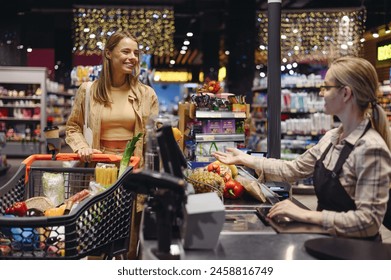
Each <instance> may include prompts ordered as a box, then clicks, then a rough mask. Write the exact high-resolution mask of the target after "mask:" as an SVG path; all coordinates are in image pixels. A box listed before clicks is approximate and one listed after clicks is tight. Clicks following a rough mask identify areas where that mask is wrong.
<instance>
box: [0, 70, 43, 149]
mask: <svg viewBox="0 0 391 280" xmlns="http://www.w3.org/2000/svg"><path fill="white" fill-rule="evenodd" d="M46 71H47V69H46V68H43V67H12V66H5V67H0V131H2V132H4V133H5V137H6V144H5V145H4V147H3V148H2V153H3V154H4V155H7V156H21V157H25V156H29V155H31V154H39V153H44V151H45V147H44V141H45V139H44V137H43V136H42V134H41V128H42V127H45V126H46V78H47V72H46Z"/></svg>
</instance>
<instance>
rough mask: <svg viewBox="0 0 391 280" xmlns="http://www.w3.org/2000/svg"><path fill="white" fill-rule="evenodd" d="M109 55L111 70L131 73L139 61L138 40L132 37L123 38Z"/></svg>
mask: <svg viewBox="0 0 391 280" xmlns="http://www.w3.org/2000/svg"><path fill="white" fill-rule="evenodd" d="M107 55H108V58H109V59H110V67H111V70H112V72H113V73H115V74H131V73H132V71H133V69H134V67H135V65H136V64H137V63H139V49H138V45H137V42H135V41H134V40H132V39H130V38H123V39H122V40H121V41H119V43H118V45H117V46H115V48H114V49H113V51H112V52H108V53H107Z"/></svg>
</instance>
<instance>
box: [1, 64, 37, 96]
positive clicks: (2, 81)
mask: <svg viewBox="0 0 391 280" xmlns="http://www.w3.org/2000/svg"><path fill="white" fill-rule="evenodd" d="M0 71H1V67H0ZM0 83H7V82H4V80H3V79H1V80H0ZM41 98H42V97H41V96H4V95H2V96H0V99H3V100H38V101H39V100H41Z"/></svg>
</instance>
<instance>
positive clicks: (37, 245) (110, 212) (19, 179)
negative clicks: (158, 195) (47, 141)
mask: <svg viewBox="0 0 391 280" xmlns="http://www.w3.org/2000/svg"><path fill="white" fill-rule="evenodd" d="M78 159H79V158H78V156H77V155H76V154H57V155H56V160H57V161H74V160H78ZM51 160H52V156H51V155H32V156H30V157H28V158H27V159H25V160H24V161H23V162H22V164H21V166H20V168H19V170H18V171H17V172H16V174H15V175H14V176H13V178H12V179H11V180H10V181H9V182H7V183H6V184H5V185H4V186H1V187H0V259H81V258H84V257H86V256H104V257H105V258H109V259H110V258H113V257H114V256H126V253H127V251H128V248H129V236H130V224H131V216H132V206H133V201H134V198H135V194H134V193H132V192H131V191H129V190H127V189H126V188H124V187H123V184H122V183H123V179H122V178H124V177H125V176H121V177H120V178H119V179H118V180H117V182H116V183H114V184H113V185H112V186H111V187H109V188H107V189H106V190H105V191H103V192H100V193H98V194H97V195H95V196H92V197H90V198H87V199H85V200H83V201H82V202H80V203H79V204H78V205H77V206H76V208H75V209H72V211H71V212H70V213H69V214H68V215H63V216H55V217H45V216H42V217H15V216H7V215H5V210H6V209H7V208H8V207H10V206H12V205H13V204H14V203H15V202H18V201H24V200H26V199H28V198H32V197H37V196H42V195H43V190H42V189H43V186H42V175H43V173H44V172H50V173H56V174H62V175H63V178H64V185H65V199H67V198H69V197H71V196H72V195H74V194H76V193H78V192H79V191H81V190H82V189H86V188H88V183H89V181H90V179H91V177H93V176H94V172H95V169H94V168H81V167H72V168H65V167H53V166H50V167H43V166H40V165H39V166H36V164H33V163H34V162H37V161H51ZM92 160H93V161H95V162H118V161H120V160H121V157H119V156H116V155H105V154H95V155H93V157H92ZM139 160H140V159H139V158H137V157H132V158H131V163H130V165H131V166H133V167H137V166H138V163H139ZM48 165H50V164H48ZM131 170H132V168H128V169H127V170H126V171H125V173H124V174H123V175H125V174H127V173H128V172H131Z"/></svg>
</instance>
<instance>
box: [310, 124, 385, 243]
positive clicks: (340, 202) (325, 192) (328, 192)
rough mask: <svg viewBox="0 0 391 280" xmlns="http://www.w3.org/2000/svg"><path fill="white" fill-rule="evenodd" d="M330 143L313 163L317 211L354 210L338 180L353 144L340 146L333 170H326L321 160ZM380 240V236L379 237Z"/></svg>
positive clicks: (377, 236) (375, 237) (329, 147)
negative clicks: (340, 149) (339, 152)
mask: <svg viewBox="0 0 391 280" xmlns="http://www.w3.org/2000/svg"><path fill="white" fill-rule="evenodd" d="M370 127H371V124H370V123H368V125H367V127H366V128H365V130H364V132H363V134H362V135H361V136H360V138H361V137H363V136H364V134H365V133H366V132H367V131H368V130H369V128H370ZM331 147H332V143H330V145H329V146H328V147H327V149H326V150H325V151H324V153H323V154H322V156H321V157H320V159H319V160H318V161H317V162H316V163H315V170H314V178H313V179H314V188H315V194H316V197H317V199H318V206H317V209H316V210H318V211H322V210H329V211H336V212H347V211H349V210H356V209H357V207H356V204H355V203H354V200H353V199H352V198H351V197H350V196H349V195H348V193H347V192H346V190H345V189H344V188H343V186H342V185H341V183H340V181H339V175H340V173H341V171H342V165H343V164H344V163H345V161H346V159H347V158H348V156H349V155H350V153H351V152H352V150H353V148H354V146H353V145H351V144H349V143H347V142H346V144H345V145H344V147H343V148H342V151H341V154H340V155H339V158H338V160H337V163H336V165H335V167H334V169H333V170H328V169H327V168H326V167H325V166H324V164H323V160H324V159H325V157H326V155H327V153H328V152H329V151H330V149H331ZM379 238H380V235H379V234H377V235H376V236H374V237H369V238H362V239H368V240H376V241H378V240H377V239H379ZM380 241H381V238H380Z"/></svg>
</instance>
